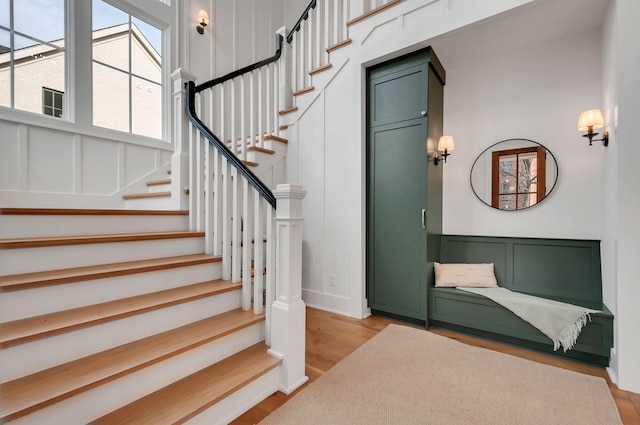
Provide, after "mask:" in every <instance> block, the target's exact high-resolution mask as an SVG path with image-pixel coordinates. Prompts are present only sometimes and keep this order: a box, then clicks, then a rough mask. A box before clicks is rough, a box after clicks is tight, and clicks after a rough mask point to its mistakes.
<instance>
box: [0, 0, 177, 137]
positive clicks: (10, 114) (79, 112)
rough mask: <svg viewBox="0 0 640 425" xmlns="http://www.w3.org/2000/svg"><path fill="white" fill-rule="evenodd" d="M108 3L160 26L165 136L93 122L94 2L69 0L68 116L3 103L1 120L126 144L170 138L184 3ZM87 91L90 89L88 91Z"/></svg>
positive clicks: (125, 0)
mask: <svg viewBox="0 0 640 425" xmlns="http://www.w3.org/2000/svg"><path fill="white" fill-rule="evenodd" d="M106 1H107V3H109V4H111V5H113V6H115V7H118V8H120V9H121V10H123V11H125V12H127V13H129V14H132V15H133V16H135V17H136V18H138V19H140V20H143V21H145V22H147V23H149V24H152V25H154V26H155V27H157V28H159V29H161V30H162V37H163V42H162V49H163V51H162V58H163V65H164V70H163V74H162V87H163V94H162V116H163V119H162V121H163V124H162V129H163V132H162V134H163V135H162V138H161V139H156V138H151V137H147V136H141V135H137V134H131V133H125V132H121V131H117V130H111V129H108V128H104V127H97V126H94V125H93V113H92V106H93V93H92V75H91V66H92V60H91V59H92V52H91V48H92V36H91V34H92V28H91V27H92V22H91V15H92V13H91V12H92V2H91V1H84V0H83V1H74V0H65V5H66V9H65V10H66V13H65V19H66V23H67V24H66V25H65V38H66V45H65V61H66V65H67V75H66V81H65V96H64V98H65V103H64V105H63V108H64V109H65V117H64V119H59V118H54V117H51V116H48V115H44V114H42V113H32V112H28V111H22V110H18V109H14V108H11V107H2V106H0V120H8V121H12V122H16V123H21V124H26V125H33V126H37V127H41V128H47V129H52V130H58V131H65V132H70V133H74V134H79V135H86V136H92V137H98V138H104V139H111V140H113V139H117V140H120V141H123V142H126V143H134V144H141V145H145V146H154V145H157V146H164V145H165V144H166V143H170V142H171V135H172V127H173V117H172V115H173V110H172V102H171V96H172V91H171V87H172V86H171V70H173V69H178V68H179V65H178V63H177V60H178V55H177V54H176V52H177V48H178V44H179V43H178V40H177V30H176V25H177V21H176V16H178V15H180V14H181V13H182V11H183V9H184V7H182V6H179V5H178V3H179V2H176V1H166V2H165V1H163V0H106ZM87 93H91V95H90V96H88V95H87Z"/></svg>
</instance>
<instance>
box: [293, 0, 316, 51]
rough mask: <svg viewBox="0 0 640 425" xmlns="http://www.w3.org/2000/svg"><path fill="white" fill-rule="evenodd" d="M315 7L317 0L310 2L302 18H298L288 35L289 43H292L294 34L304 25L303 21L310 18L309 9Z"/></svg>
mask: <svg viewBox="0 0 640 425" xmlns="http://www.w3.org/2000/svg"><path fill="white" fill-rule="evenodd" d="M315 8H316V0H311V3H309V6H307V8H306V9H305V10H304V12H302V15H301V16H300V19H298V22H296V24H295V25H294V26H293V28H291V31H290V32H289V35H288V36H287V43H289V44H291V42H292V41H293V34H294V33H296V32H298V31H300V25H302V21H306V20H307V19H308V18H309V11H310V10H311V9H315Z"/></svg>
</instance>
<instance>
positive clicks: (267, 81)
mask: <svg viewBox="0 0 640 425" xmlns="http://www.w3.org/2000/svg"><path fill="white" fill-rule="evenodd" d="M272 66H274V65H273V64H269V65H267V66H266V67H265V71H264V85H265V100H264V114H265V116H264V120H265V131H266V133H267V134H273V133H274V131H275V129H273V128H272V127H271V126H272V124H273V121H272V120H271V114H272V113H275V114H276V115H278V113H277V111H276V112H272V108H273V97H272V93H273V88H274V87H273V80H272V79H271V67H272Z"/></svg>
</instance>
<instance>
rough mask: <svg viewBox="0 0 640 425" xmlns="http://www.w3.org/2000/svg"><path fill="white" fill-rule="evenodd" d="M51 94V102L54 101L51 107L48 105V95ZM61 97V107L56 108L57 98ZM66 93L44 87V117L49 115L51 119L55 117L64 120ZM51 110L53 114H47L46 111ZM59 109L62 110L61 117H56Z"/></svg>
mask: <svg viewBox="0 0 640 425" xmlns="http://www.w3.org/2000/svg"><path fill="white" fill-rule="evenodd" d="M47 92H50V93H51V100H52V102H53V103H52V104H51V105H50V106H49V105H47V103H46V93H47ZM57 95H59V96H60V98H61V102H60V107H59V108H58V107H56V101H55V99H56V96H57ZM64 98H65V95H64V92H63V91H60V90H56V89H52V88H49V87H42V115H47V116H50V117H54V118H61V119H64ZM47 108H49V109H51V112H52V114H47V113H46V109H47ZM57 109H59V110H60V116H57V115H55V112H56V110H57Z"/></svg>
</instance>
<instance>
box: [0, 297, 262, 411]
mask: <svg viewBox="0 0 640 425" xmlns="http://www.w3.org/2000/svg"><path fill="white" fill-rule="evenodd" d="M262 320H264V315H255V314H253V312H252V311H242V310H240V309H238V310H233V311H230V312H228V313H224V314H221V315H219V316H215V317H211V318H208V319H204V320H200V321H198V322H194V323H191V324H189V325H186V326H183V327H180V328H177V329H173V330H170V331H166V332H163V333H161V334H157V335H153V336H150V337H148V338H144V339H141V340H138V341H134V342H131V343H129V344H125V345H122V346H119V347H115V348H112V349H110V350H106V351H103V352H101V353H97V354H94V355H91V356H88V357H84V358H81V359H78V360H75V361H72V362H69V363H66V364H63V365H59V366H56V367H53V368H51V369H47V370H44V371H41V372H37V373H34V374H32V375H28V376H25V377H23V378H19V379H15V380H13V381H9V382H6V383H4V384H2V385H0V399H2V404H0V422H4V421H10V420H13V419H15V418H18V417H20V416H23V415H26V414H28V413H30V412H33V411H35V410H37V409H40V408H42V407H44V406H47V405H50V404H52V403H55V402H58V401H60V400H64V399H66V398H69V397H71V396H73V395H75V394H78V393H80V392H82V391H86V390H88V389H90V388H94V387H96V386H97V385H100V384H103V383H106V382H109V381H112V380H114V379H116V378H118V377H120V376H124V375H125V374H128V373H132V372H134V371H136V370H140V369H142V368H143V367H146V366H149V365H151V364H155V363H158V362H160V361H162V360H165V359H167V358H169V357H172V356H175V355H178V354H180V353H183V352H185V351H187V350H190V349H192V348H195V347H198V346H200V345H203V344H205V343H208V342H211V341H213V340H215V339H218V338H221V337H223V336H226V335H229V334H231V333H233V332H235V331H237V330H239V329H242V328H245V327H248V326H251V325H253V324H255V323H259V322H260V321H262ZM114 423H118V422H114ZM119 423H123V422H119Z"/></svg>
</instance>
